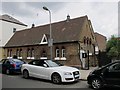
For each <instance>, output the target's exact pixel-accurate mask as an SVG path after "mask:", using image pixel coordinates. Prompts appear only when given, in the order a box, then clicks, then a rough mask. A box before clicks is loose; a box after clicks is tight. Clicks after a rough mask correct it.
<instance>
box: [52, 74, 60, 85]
mask: <svg viewBox="0 0 120 90" xmlns="http://www.w3.org/2000/svg"><path fill="white" fill-rule="evenodd" d="M52 82H53V83H54V84H60V83H61V76H60V75H59V74H58V73H54V74H53V75H52Z"/></svg>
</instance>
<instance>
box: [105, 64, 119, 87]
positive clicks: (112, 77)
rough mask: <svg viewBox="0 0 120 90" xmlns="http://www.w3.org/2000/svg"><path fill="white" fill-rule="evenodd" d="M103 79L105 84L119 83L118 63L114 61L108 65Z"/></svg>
mask: <svg viewBox="0 0 120 90" xmlns="http://www.w3.org/2000/svg"><path fill="white" fill-rule="evenodd" d="M105 79H106V82H107V84H111V85H120V63H114V64H112V65H111V66H109V67H108V72H107V73H106V76H105Z"/></svg>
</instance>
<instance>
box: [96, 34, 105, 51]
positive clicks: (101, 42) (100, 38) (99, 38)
mask: <svg viewBox="0 0 120 90" xmlns="http://www.w3.org/2000/svg"><path fill="white" fill-rule="evenodd" d="M95 37H96V42H97V46H98V50H100V51H101V52H105V51H106V42H107V38H106V37H105V36H103V35H102V34H99V33H97V32H95Z"/></svg>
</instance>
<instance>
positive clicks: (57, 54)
mask: <svg viewBox="0 0 120 90" xmlns="http://www.w3.org/2000/svg"><path fill="white" fill-rule="evenodd" d="M55 57H60V50H59V48H58V47H56V49H55Z"/></svg>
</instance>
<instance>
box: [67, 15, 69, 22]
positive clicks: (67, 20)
mask: <svg viewBox="0 0 120 90" xmlns="http://www.w3.org/2000/svg"><path fill="white" fill-rule="evenodd" d="M69 21H70V15H69V14H68V15H67V22H69Z"/></svg>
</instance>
